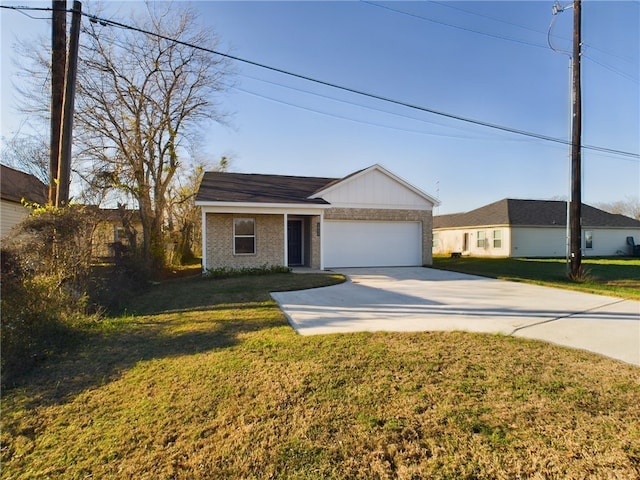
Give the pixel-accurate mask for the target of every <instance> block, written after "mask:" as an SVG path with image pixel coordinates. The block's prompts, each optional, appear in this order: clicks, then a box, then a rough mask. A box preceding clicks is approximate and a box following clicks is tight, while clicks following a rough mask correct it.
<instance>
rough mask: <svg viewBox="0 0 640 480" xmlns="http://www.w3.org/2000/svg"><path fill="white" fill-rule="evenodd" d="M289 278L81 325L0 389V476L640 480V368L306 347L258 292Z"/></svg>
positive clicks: (370, 339) (559, 357) (507, 341)
mask: <svg viewBox="0 0 640 480" xmlns="http://www.w3.org/2000/svg"><path fill="white" fill-rule="evenodd" d="M287 277H289V278H295V279H296V280H295V282H297V281H298V280H297V277H306V276H287V275H284V276H271V277H270V278H268V279H260V278H259V279H247V278H245V279H229V280H225V281H216V282H211V281H209V282H207V281H203V280H197V281H196V280H190V281H182V282H173V283H172V284H171V287H170V288H167V286H159V287H158V288H157V289H156V290H155V291H153V292H150V293H149V294H148V295H146V296H145V297H144V298H141V299H140V301H139V302H138V305H137V307H136V310H137V311H138V312H139V313H136V314H133V315H132V314H128V315H127V316H123V317H119V318H116V319H112V320H111V321H109V322H108V323H107V324H105V325H102V326H100V327H99V328H98V327H96V329H95V330H94V331H92V332H88V333H87V334H86V342H85V344H84V345H82V346H79V347H78V348H77V350H76V351H74V352H70V353H69V354H68V356H67V357H64V358H58V359H55V360H52V361H49V362H47V363H46V364H44V365H42V366H41V368H39V369H38V370H36V371H34V372H33V373H32V374H31V375H30V376H29V377H27V378H25V379H24V380H23V382H22V383H21V384H20V385H17V386H15V387H14V388H12V389H11V390H9V391H7V392H5V393H4V395H3V401H2V402H3V405H2V407H3V408H2V412H3V428H2V464H3V469H2V477H3V478H7V479H8V478H86V477H93V478H118V479H120V478H135V479H176V478H177V479H207V478H256V479H258V478H259V479H262V478H265V479H266V478H286V479H317V478H335V479H338V478H340V479H342V478H352V479H360V478H361V479H369V478H380V479H386V478H389V479H391V478H402V479H419V478H425V479H426V478H435V479H445V478H450V479H453V478H455V479H465V478H466V479H472V478H473V479H482V478H486V479H490V478H491V479H494V478H497V479H500V478H505V479H506V478H586V477H588V478H603V479H605V478H637V477H638V476H639V475H640V428H639V427H638V425H640V381H639V375H638V373H639V370H638V369H637V368H635V367H632V366H629V365H625V364H622V363H619V362H616V361H614V360H610V359H607V358H603V357H600V356H597V355H593V354H589V353H586V352H581V351H575V350H569V349H564V348H561V347H557V346H552V345H548V344H544V343H542V342H536V341H529V340H524V339H517V338H512V337H503V336H488V335H476V334H468V333H410V334H400V333H397V334H385V333H362V334H349V335H326V336H314V337H301V336H298V335H296V334H295V333H294V331H293V330H292V329H291V328H290V327H289V326H288V325H287V324H286V321H285V319H284V317H283V315H282V314H281V312H280V311H279V309H278V308H277V306H276V305H275V303H274V302H272V301H271V300H269V299H268V294H267V292H268V290H269V289H270V288H273V287H277V286H281V287H282V286H284V285H283V283H282V282H283V280H282V278H287ZM301 281H304V282H309V283H313V282H315V283H316V284H318V282H321V278H320V277H317V278H316V279H315V280H312V279H311V278H310V277H306V278H303V279H301ZM286 282H289V280H286ZM197 298H200V300H197ZM130 311H131V310H130Z"/></svg>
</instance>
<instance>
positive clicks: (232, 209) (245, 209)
mask: <svg viewBox="0 0 640 480" xmlns="http://www.w3.org/2000/svg"><path fill="white" fill-rule="evenodd" d="M201 208H202V211H203V212H207V213H241V214H249V215H284V214H285V213H288V214H290V215H320V213H321V212H323V211H324V207H322V208H309V207H308V206H307V207H306V208H302V207H299V208H295V207H291V206H289V207H287V208H284V207H264V206H262V205H260V204H256V205H255V206H244V205H234V206H218V205H211V206H204V205H203V206H201Z"/></svg>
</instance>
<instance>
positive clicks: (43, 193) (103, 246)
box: [0, 165, 142, 261]
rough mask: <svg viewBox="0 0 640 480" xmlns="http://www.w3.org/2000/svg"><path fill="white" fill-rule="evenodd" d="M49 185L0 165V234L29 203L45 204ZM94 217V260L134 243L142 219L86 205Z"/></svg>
mask: <svg viewBox="0 0 640 480" xmlns="http://www.w3.org/2000/svg"><path fill="white" fill-rule="evenodd" d="M47 193H48V187H47V186H46V185H45V184H44V183H42V182H41V181H40V180H38V178H36V177H35V176H33V175H31V174H29V173H25V172H21V171H19V170H16V169H14V168H10V167H7V166H5V165H0V197H1V202H0V227H1V228H0V238H5V237H6V236H7V235H9V233H10V232H11V230H12V229H13V228H14V227H15V226H16V225H18V224H19V223H21V222H22V221H24V220H25V219H26V218H27V217H28V216H29V214H30V213H31V207H30V206H29V204H37V205H46V203H47V200H48V198H47ZM87 208H90V209H91V210H92V213H93V214H94V215H95V218H96V227H95V231H94V234H93V238H92V242H91V243H92V245H91V247H92V256H93V257H94V259H95V260H99V261H110V260H113V259H114V257H117V256H118V254H120V253H122V251H124V250H125V249H126V248H130V247H131V246H132V245H133V244H135V243H136V238H137V237H138V236H139V232H141V231H142V222H141V221H140V216H139V214H138V213H137V212H136V211H134V210H127V209H104V208H98V207H94V206H88V207H87Z"/></svg>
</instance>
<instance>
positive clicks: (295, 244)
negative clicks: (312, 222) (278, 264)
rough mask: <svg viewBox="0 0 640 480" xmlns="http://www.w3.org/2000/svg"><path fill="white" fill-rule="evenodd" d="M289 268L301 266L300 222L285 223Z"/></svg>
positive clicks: (290, 221)
mask: <svg viewBox="0 0 640 480" xmlns="http://www.w3.org/2000/svg"><path fill="white" fill-rule="evenodd" d="M287 245H288V250H289V251H288V261H289V266H295V265H302V220H289V221H288V222H287Z"/></svg>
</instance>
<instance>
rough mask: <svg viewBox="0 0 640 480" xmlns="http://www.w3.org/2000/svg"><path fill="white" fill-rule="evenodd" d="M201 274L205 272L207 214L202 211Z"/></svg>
mask: <svg viewBox="0 0 640 480" xmlns="http://www.w3.org/2000/svg"><path fill="white" fill-rule="evenodd" d="M201 214H202V273H204V272H206V271H207V212H205V211H204V209H202V212H201Z"/></svg>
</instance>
